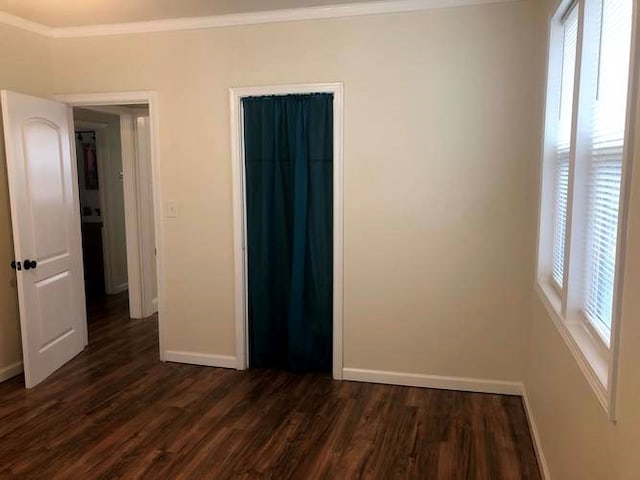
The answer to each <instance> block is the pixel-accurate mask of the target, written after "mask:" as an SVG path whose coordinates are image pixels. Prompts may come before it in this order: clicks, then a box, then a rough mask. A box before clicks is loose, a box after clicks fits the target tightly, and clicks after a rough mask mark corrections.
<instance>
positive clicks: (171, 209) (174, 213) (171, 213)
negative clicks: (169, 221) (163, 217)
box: [167, 201, 178, 218]
mask: <svg viewBox="0 0 640 480" xmlns="http://www.w3.org/2000/svg"><path fill="white" fill-rule="evenodd" d="M167 217H169V218H178V204H177V203H176V202H174V201H170V202H167Z"/></svg>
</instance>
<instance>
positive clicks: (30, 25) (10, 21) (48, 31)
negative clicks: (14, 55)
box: [0, 10, 55, 38]
mask: <svg viewBox="0 0 640 480" xmlns="http://www.w3.org/2000/svg"><path fill="white" fill-rule="evenodd" d="M0 25H8V26H10V27H14V28H19V29H20V30H24V31H26V32H31V33H35V34H36V35H42V36H43V37H50V38H52V37H53V36H54V30H55V29H54V28H51V27H47V26H46V25H43V24H41V23H38V22H32V21H31V20H27V19H25V18H22V17H18V16H17V15H12V14H10V13H7V12H3V11H2V10H0Z"/></svg>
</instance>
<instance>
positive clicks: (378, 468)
mask: <svg viewBox="0 0 640 480" xmlns="http://www.w3.org/2000/svg"><path fill="white" fill-rule="evenodd" d="M90 312H91V321H90V325H89V332H90V346H89V347H88V348H87V349H86V350H85V351H84V352H83V353H82V354H81V355H79V356H78V357H77V358H75V359H74V360H73V361H72V362H71V363H69V364H68V365H66V366H65V367H63V368H62V369H61V370H59V371H58V372H56V374H54V376H52V377H51V378H50V379H49V380H47V381H46V382H45V383H44V384H42V385H40V386H38V387H37V388H35V389H34V390H31V391H27V390H25V389H24V383H23V380H22V378H21V377H16V378H15V379H13V380H9V381H7V382H5V383H3V384H0V477H1V478H60V479H89V478H104V479H107V478H108V479H111V478H127V479H129V478H149V479H172V478H185V479H199V478H207V479H225V478H273V479H278V480H279V479H287V478H293V479H315V478H322V479H334V478H335V479H355V478H370V479H395V478H415V479H427V480H431V479H443V480H449V479H486V480H498V479H539V478H540V475H539V473H538V468H537V465H536V459H535V455H534V450H533V446H532V443H531V438H530V435H529V429H528V426H527V422H526V418H525V414H524V411H523V408H522V403H521V401H520V399H519V398H517V397H509V396H499V395H483V394H471V393H461V392H451V391H439V390H430V389H419V388H409V387H394V386H386V385H374V384H364V383H352V382H336V381H333V380H332V379H330V378H328V377H325V376H320V375H293V374H288V373H284V372H278V371H248V372H236V371H233V370H223V369H216V368H206V367H197V366H190V365H179V364H170V363H167V364H163V363H161V362H159V361H158V359H157V358H158V344H157V321H156V319H155V318H152V319H149V320H128V315H127V302H126V296H120V297H117V298H116V299H115V300H112V301H109V302H105V303H103V304H102V305H97V306H96V307H94V308H91V309H90Z"/></svg>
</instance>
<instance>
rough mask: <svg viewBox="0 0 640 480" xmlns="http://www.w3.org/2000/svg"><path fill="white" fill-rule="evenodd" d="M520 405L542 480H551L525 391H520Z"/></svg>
mask: <svg viewBox="0 0 640 480" xmlns="http://www.w3.org/2000/svg"><path fill="white" fill-rule="evenodd" d="M522 403H524V411H525V412H526V414H527V420H528V421H529V430H530V431H531V437H532V440H533V448H534V449H535V451H536V457H537V458H538V465H539V466H540V474H541V475H542V478H543V480H551V474H550V473H549V465H547V460H546V458H545V456H544V452H543V451H542V441H541V439H540V433H539V432H538V427H537V425H536V421H535V418H534V417H533V410H532V409H531V404H530V403H529V397H528V396H527V391H526V389H524V390H523V391H522Z"/></svg>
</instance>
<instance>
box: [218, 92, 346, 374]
mask: <svg viewBox="0 0 640 480" xmlns="http://www.w3.org/2000/svg"><path fill="white" fill-rule="evenodd" d="M230 99H231V126H232V128H231V130H232V159H233V188H234V230H235V232H234V234H235V238H234V243H235V276H236V299H235V300H236V318H235V321H236V362H237V368H238V369H241V370H242V369H246V368H248V367H249V366H252V367H253V366H255V367H270V368H283V369H287V370H292V371H300V372H306V371H317V372H323V371H324V372H332V374H333V377H334V378H336V379H341V378H342V356H343V352H342V350H343V347H342V336H343V335H342V310H343V306H342V298H343V294H342V288H343V253H342V252H343V161H342V150H343V147H342V138H343V134H342V125H343V93H342V84H340V83H335V84H309V85H293V86H277V87H256V88H239V89H231V91H230Z"/></svg>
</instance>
